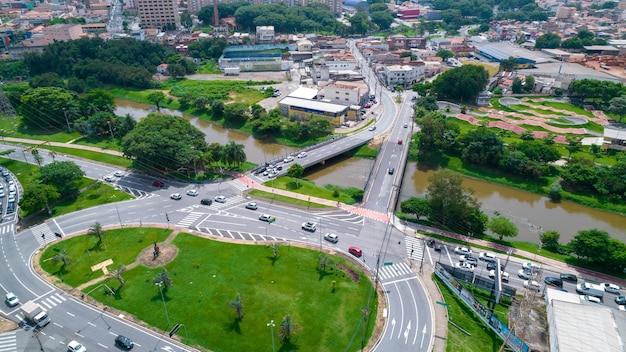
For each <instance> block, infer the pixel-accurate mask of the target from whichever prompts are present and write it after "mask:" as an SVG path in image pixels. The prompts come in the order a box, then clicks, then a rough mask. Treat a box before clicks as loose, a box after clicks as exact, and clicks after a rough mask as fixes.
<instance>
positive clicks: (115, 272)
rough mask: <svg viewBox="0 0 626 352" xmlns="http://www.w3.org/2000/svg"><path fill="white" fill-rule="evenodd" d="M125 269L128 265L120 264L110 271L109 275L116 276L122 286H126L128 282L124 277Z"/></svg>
mask: <svg viewBox="0 0 626 352" xmlns="http://www.w3.org/2000/svg"><path fill="white" fill-rule="evenodd" d="M125 270H126V267H125V266H124V265H122V264H120V265H119V266H118V267H117V269H116V270H113V271H111V272H109V276H110V277H113V278H115V279H116V280H117V282H119V283H120V288H122V287H124V285H125V284H126V280H124V277H123V276H122V274H123V273H124V271H125Z"/></svg>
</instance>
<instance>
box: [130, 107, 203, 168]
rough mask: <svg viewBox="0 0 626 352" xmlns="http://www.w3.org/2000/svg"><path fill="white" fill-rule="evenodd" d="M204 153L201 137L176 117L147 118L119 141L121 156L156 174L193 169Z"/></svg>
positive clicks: (198, 131)
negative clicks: (120, 142) (155, 171)
mask: <svg viewBox="0 0 626 352" xmlns="http://www.w3.org/2000/svg"><path fill="white" fill-rule="evenodd" d="M206 150H207V144H206V142H205V140H204V133H202V132H201V131H200V130H198V129H197V128H196V127H194V126H192V125H191V123H189V121H187V120H186V119H184V118H183V117H180V116H169V115H161V114H154V113H153V114H150V115H148V116H147V117H145V118H143V119H141V120H140V121H139V122H138V123H137V125H136V126H135V128H134V129H133V130H132V131H130V133H128V134H127V135H126V136H125V137H124V138H123V139H122V151H123V152H124V155H126V156H129V157H133V158H136V159H135V161H136V162H137V163H139V164H141V165H144V166H149V167H152V168H155V169H158V170H177V169H179V168H181V167H190V166H191V167H193V163H194V160H196V159H198V156H199V155H200V154H201V153H203V152H205V151H206Z"/></svg>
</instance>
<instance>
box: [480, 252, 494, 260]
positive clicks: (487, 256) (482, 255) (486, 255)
mask: <svg viewBox="0 0 626 352" xmlns="http://www.w3.org/2000/svg"><path fill="white" fill-rule="evenodd" d="M478 259H480V260H483V261H486V262H495V261H496V255H495V254H493V253H489V252H481V253H480V254H479V255H478Z"/></svg>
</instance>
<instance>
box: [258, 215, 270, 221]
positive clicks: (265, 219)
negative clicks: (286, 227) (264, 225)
mask: <svg viewBox="0 0 626 352" xmlns="http://www.w3.org/2000/svg"><path fill="white" fill-rule="evenodd" d="M259 220H261V221H265V222H270V220H272V216H271V215H269V214H261V215H260V216H259Z"/></svg>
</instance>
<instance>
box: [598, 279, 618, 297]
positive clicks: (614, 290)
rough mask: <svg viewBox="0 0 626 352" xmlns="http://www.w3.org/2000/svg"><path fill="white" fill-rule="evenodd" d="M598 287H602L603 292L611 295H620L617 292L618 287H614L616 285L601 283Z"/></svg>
mask: <svg viewBox="0 0 626 352" xmlns="http://www.w3.org/2000/svg"><path fill="white" fill-rule="evenodd" d="M600 286H602V287H604V291H606V292H608V293H613V294H616V295H619V294H620V292H619V290H620V287H619V286H618V285H616V284H609V283H606V282H603V283H601V284H600Z"/></svg>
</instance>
